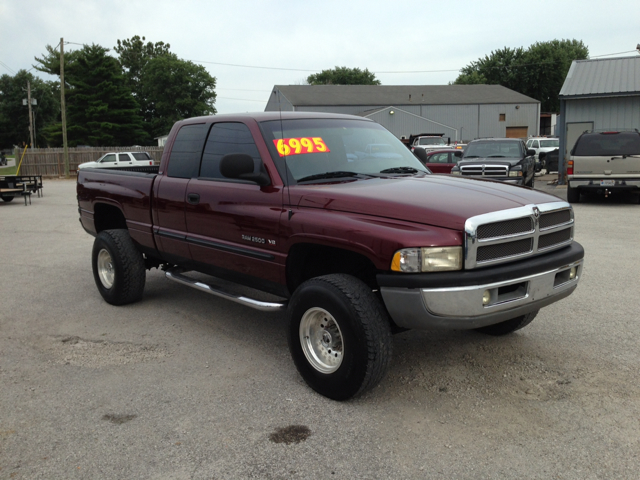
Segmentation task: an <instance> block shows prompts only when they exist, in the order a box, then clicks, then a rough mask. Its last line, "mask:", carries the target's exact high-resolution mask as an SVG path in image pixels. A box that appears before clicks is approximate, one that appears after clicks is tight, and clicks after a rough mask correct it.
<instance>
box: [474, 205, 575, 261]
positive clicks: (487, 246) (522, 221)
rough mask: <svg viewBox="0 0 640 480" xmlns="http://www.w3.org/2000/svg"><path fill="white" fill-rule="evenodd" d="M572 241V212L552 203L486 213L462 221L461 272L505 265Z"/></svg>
mask: <svg viewBox="0 0 640 480" xmlns="http://www.w3.org/2000/svg"><path fill="white" fill-rule="evenodd" d="M572 241H573V210H571V206H570V205H569V204H568V203H567V202H552V203H545V204H542V205H526V206H524V207H518V208H512V209H509V210H502V211H499V212H492V213H487V214H484V215H478V216H475V217H471V218H469V219H468V220H467V221H466V222H465V269H473V268H480V267H484V266H488V265H494V264H499V263H506V262H511V261H515V260H520V259H522V258H527V257H530V256H534V255H537V254H542V253H547V252H549V251H551V250H555V249H558V248H562V247H564V246H566V245H569V244H570V243H571V242H572Z"/></svg>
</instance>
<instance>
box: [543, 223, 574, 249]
mask: <svg viewBox="0 0 640 480" xmlns="http://www.w3.org/2000/svg"><path fill="white" fill-rule="evenodd" d="M571 230H572V229H571V228H566V229H564V230H560V231H559V232H553V233H547V234H546V235H541V236H540V239H539V240H538V250H543V249H544V250H546V249H547V248H550V247H553V246H555V245H560V244H563V243H566V242H568V241H570V240H571Z"/></svg>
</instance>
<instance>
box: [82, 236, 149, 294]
mask: <svg viewBox="0 0 640 480" xmlns="http://www.w3.org/2000/svg"><path fill="white" fill-rule="evenodd" d="M91 260H92V266H93V278H94V280H95V282H96V286H97V287H98V291H99V292H100V295H102V298H104V299H105V300H106V301H107V303H110V304H111V305H125V304H127V303H133V302H137V301H138V300H140V299H141V298H142V293H143V291H144V283H145V277H146V270H145V267H144V259H143V258H142V254H141V253H140V252H139V251H138V249H137V248H136V245H135V243H133V240H132V239H131V236H130V235H129V232H128V231H127V230H104V231H102V232H100V234H99V235H98V236H97V237H96V239H95V241H94V243H93V252H92V255H91Z"/></svg>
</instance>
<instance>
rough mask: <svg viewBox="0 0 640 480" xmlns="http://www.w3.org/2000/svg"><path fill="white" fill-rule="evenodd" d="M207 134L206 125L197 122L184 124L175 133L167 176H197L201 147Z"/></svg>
mask: <svg viewBox="0 0 640 480" xmlns="http://www.w3.org/2000/svg"><path fill="white" fill-rule="evenodd" d="M206 136H207V125H205V124H204V123H199V124H195V125H184V126H183V127H182V128H181V129H180V131H178V135H176V139H175V142H174V143H173V148H172V149H171V156H170V157H169V168H167V176H169V177H177V178H194V177H197V176H198V168H199V167H200V156H201V155H202V147H203V146H204V140H205V138H206Z"/></svg>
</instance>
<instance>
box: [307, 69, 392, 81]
mask: <svg viewBox="0 0 640 480" xmlns="http://www.w3.org/2000/svg"><path fill="white" fill-rule="evenodd" d="M307 83H308V84H309V85H380V80H377V79H376V74H375V73H372V72H370V71H369V70H368V69H366V68H365V69H364V70H360V69H359V68H347V67H336V68H333V69H330V70H323V71H322V72H320V73H314V74H312V75H309V76H308V77H307Z"/></svg>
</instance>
